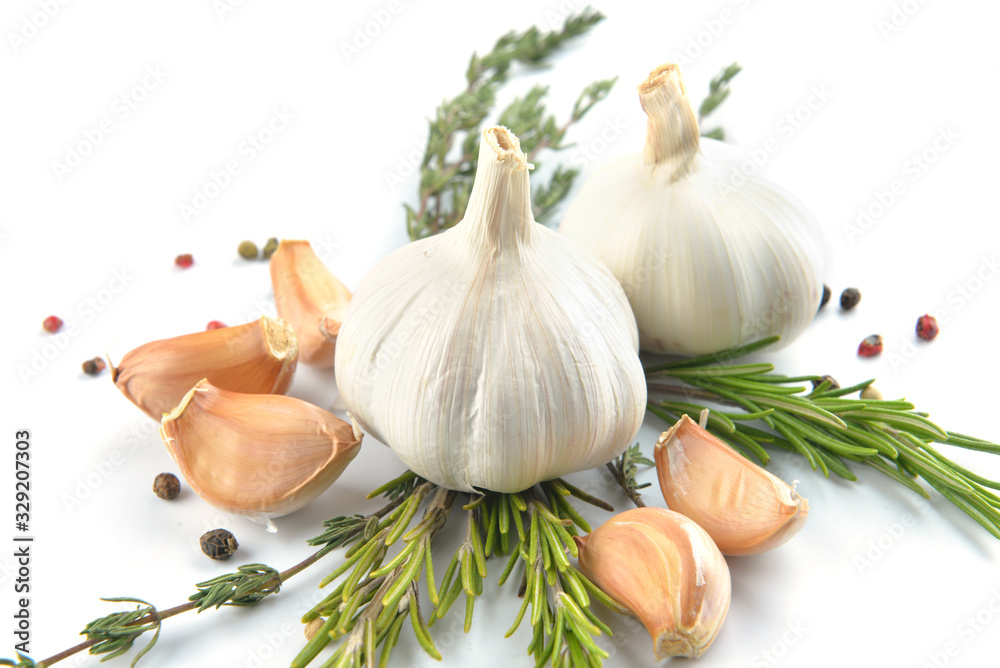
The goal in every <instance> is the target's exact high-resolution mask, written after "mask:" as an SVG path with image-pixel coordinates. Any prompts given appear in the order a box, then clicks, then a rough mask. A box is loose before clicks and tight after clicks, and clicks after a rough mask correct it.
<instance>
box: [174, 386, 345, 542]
mask: <svg viewBox="0 0 1000 668" xmlns="http://www.w3.org/2000/svg"><path fill="white" fill-rule="evenodd" d="M160 434H161V436H162V437H163V442H164V444H165V445H166V446H167V450H169V451H170V455H171V456H172V457H173V458H174V461H175V462H177V465H178V466H179V467H180V469H181V473H182V474H183V476H184V478H185V480H187V482H188V484H189V485H190V486H191V488H192V489H193V490H194V491H195V493H196V494H198V496H200V497H201V498H203V499H204V500H205V501H207V502H208V503H210V504H211V505H213V506H215V507H216V508H219V509H221V510H224V511H226V512H228V513H233V514H238V515H246V516H248V517H250V519H253V520H255V521H257V522H261V523H264V524H266V525H267V526H268V529H269V530H273V524H271V522H270V520H271V518H273V517H279V516H281V515H287V514H288V513H291V512H294V511H296V510H298V509H299V508H301V507H303V506H305V505H306V504H308V503H309V502H310V501H312V500H313V499H315V498H316V497H317V496H319V495H320V494H321V493H323V492H324V491H325V490H326V489H327V488H328V487H329V486H330V485H331V484H332V483H333V481H335V480H336V479H337V478H338V477H340V474H341V473H343V471H344V469H345V468H346V467H347V465H348V464H349V463H350V462H351V460H352V459H354V457H355V456H356V455H357V454H358V451H359V450H360V448H361V438H362V433H361V430H360V428H359V427H358V425H357V424H356V423H355V424H349V423H347V422H344V421H343V420H341V419H340V418H338V417H337V416H335V415H333V414H331V413H328V412H326V411H324V410H322V409H321V408H318V407H316V406H314V405H312V404H310V403H308V402H305V401H302V400H301V399H295V398H293V397H284V396H278V395H265V394H241V393H238V392H229V391H227V390H222V389H220V388H217V387H214V386H213V385H211V384H210V383H209V382H208V381H206V380H202V381H201V382H199V383H198V384H197V385H195V386H194V387H193V388H192V389H191V391H190V392H188V393H187V395H186V396H185V397H184V399H183V401H181V403H180V404H179V405H178V406H177V407H176V408H175V409H174V410H173V411H171V412H170V413H169V414H167V415H164V416H163V421H162V423H161V425H160Z"/></svg>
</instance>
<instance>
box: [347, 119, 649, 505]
mask: <svg viewBox="0 0 1000 668" xmlns="http://www.w3.org/2000/svg"><path fill="white" fill-rule="evenodd" d="M528 167H529V166H528V163H527V159H526V156H525V154H524V152H523V151H521V148H520V143H519V142H518V139H517V137H515V136H514V135H513V134H512V133H511V132H510V131H509V130H507V129H506V128H504V127H499V126H497V127H493V128H490V129H488V130H486V131H484V132H483V135H482V141H481V143H480V153H479V166H478V169H477V172H476V180H475V184H474V185H473V188H472V193H471V195H470V198H469V204H468V207H467V209H466V213H465V218H464V220H462V221H461V222H459V223H458V224H457V225H455V226H454V227H453V228H451V229H449V230H447V231H445V232H443V233H441V234H439V235H436V236H433V237H428V238H426V239H421V240H420V241H415V242H413V243H411V244H408V245H406V246H404V247H403V248H400V249H399V250H397V251H395V252H394V253H392V254H391V255H390V256H389V257H387V258H385V259H384V260H382V261H381V262H380V263H379V264H378V265H377V266H376V267H375V268H374V269H372V271H371V272H370V273H369V274H368V275H367V276H366V277H365V278H364V279H363V280H362V282H361V285H360V286H359V287H358V290H357V292H356V293H355V295H354V299H353V300H352V301H351V306H350V308H349V309H348V311H347V315H346V317H345V318H344V322H343V325H342V326H341V328H340V334H339V336H338V340H337V362H336V367H335V370H336V376H337V384H338V387H339V389H340V395H341V398H342V399H343V401H344V403H345V404H346V405H347V408H348V410H350V411H351V413H352V414H353V415H354V416H355V417H357V419H358V421H359V422H360V423H361V425H362V426H363V427H364V429H365V431H366V432H368V433H370V434H372V435H373V436H375V437H376V438H377V439H378V440H379V441H381V442H383V443H385V444H387V445H389V446H390V447H391V448H392V449H393V450H394V451H395V452H396V454H397V455H399V457H400V459H402V460H403V462H404V463H405V464H406V465H407V466H408V467H409V468H411V469H412V470H413V471H415V472H416V473H418V474H419V475H420V476H422V477H424V478H426V479H428V480H430V481H432V482H435V483H437V484H439V485H442V486H444V487H447V488H449V489H454V490H462V491H466V492H472V491H474V489H477V488H479V489H488V490H493V491H497V492H518V491H521V490H524V489H527V488H528V487H531V486H532V485H534V484H535V483H537V482H539V481H542V480H550V479H552V478H556V477H559V476H561V475H564V474H567V473H571V472H573V471H582V470H586V469H590V468H594V467H595V466H601V465H602V464H604V463H605V462H608V461H610V460H611V459H613V458H614V457H615V456H617V455H618V454H620V453H621V452H622V451H623V450H624V449H625V448H626V447H627V446H628V445H629V443H631V442H632V437H633V436H634V435H635V433H636V432H637V431H638V429H639V426H640V425H641V424H642V418H643V414H644V412H645V405H646V382H645V377H644V375H643V371H642V366H641V364H640V363H639V357H638V355H637V351H638V336H637V332H636V329H635V318H634V316H633V315H632V313H631V310H630V309H629V305H628V300H627V299H626V297H625V293H624V292H623V291H622V289H621V286H620V285H618V282H617V281H616V280H615V278H614V277H613V276H612V275H611V274H610V273H609V272H608V270H607V268H606V267H604V266H603V265H602V264H601V263H600V261H599V260H598V259H597V258H596V257H594V256H593V255H592V254H591V253H590V252H589V251H587V250H586V249H584V248H582V247H581V246H580V245H579V244H577V243H576V242H574V241H572V240H571V239H569V238H567V237H566V236H564V235H561V234H558V233H555V232H553V231H552V230H549V229H548V228H546V227H544V226H542V225H538V224H536V223H535V220H534V218H533V216H532V213H531V202H530V188H529V184H528Z"/></svg>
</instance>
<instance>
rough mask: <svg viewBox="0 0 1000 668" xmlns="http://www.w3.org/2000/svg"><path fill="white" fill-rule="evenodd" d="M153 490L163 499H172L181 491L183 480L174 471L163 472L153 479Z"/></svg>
mask: <svg viewBox="0 0 1000 668" xmlns="http://www.w3.org/2000/svg"><path fill="white" fill-rule="evenodd" d="M153 491H154V492H156V495H157V496H158V497H160V498H161V499H168V500H169V499H172V498H174V497H175V496H177V494H178V493H180V491H181V481H180V480H178V479H177V476H175V475H174V474H173V473H161V474H160V475H158V476H156V480H154V481H153Z"/></svg>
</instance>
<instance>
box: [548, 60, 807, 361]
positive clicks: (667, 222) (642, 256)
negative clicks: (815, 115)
mask: <svg viewBox="0 0 1000 668" xmlns="http://www.w3.org/2000/svg"><path fill="white" fill-rule="evenodd" d="M639 101H640V102H641V103H642V108H643V110H644V111H645V112H646V115H647V117H648V123H647V130H646V148H645V152H644V153H643V154H641V155H630V156H624V157H622V158H618V159H616V160H612V161H609V162H608V163H607V164H605V165H604V166H603V167H601V168H600V169H598V170H597V171H595V172H594V174H593V175H592V176H591V177H590V178H589V179H588V180H587V182H586V183H584V184H583V187H582V189H581V190H580V194H579V195H578V196H577V197H576V199H574V200H573V203H572V204H571V205H570V207H569V209H568V210H567V212H566V217H565V218H564V219H563V222H562V225H561V226H560V228H559V230H560V232H563V233H565V234H566V235H568V236H570V237H572V238H574V239H576V240H577V241H579V242H581V243H582V244H583V245H584V246H586V247H587V248H589V249H591V250H592V251H594V252H595V253H596V254H597V255H598V256H599V257H600V258H601V259H602V260H603V261H604V262H605V263H606V264H607V265H608V267H609V268H610V269H611V271H612V273H613V274H614V275H615V276H616V277H617V278H618V280H619V281H621V283H622V286H623V287H624V288H625V292H626V293H627V294H628V296H629V301H630V302H631V304H632V309H633V310H634V311H635V317H636V320H637V321H638V324H639V342H640V345H641V347H642V349H643V350H646V351H649V352H656V353H676V354H689V355H697V354H704V353H714V352H719V351H722V350H725V349H727V348H732V347H734V346H737V345H741V344H745V343H749V342H751V341H755V340H758V339H763V338H766V337H768V336H772V335H775V334H778V335H781V337H782V344H787V343H789V342H790V341H791V340H792V339H793V338H795V337H796V336H798V334H800V333H801V332H802V330H803V329H805V327H806V325H808V324H809V323H810V322H811V321H812V318H813V316H814V315H815V314H816V310H817V309H818V307H819V300H820V296H821V293H822V289H823V284H822V281H821V280H820V278H819V276H820V270H821V268H822V263H823V250H822V244H821V236H820V233H819V230H818V228H817V226H816V223H815V221H814V220H813V218H812V215H811V214H810V213H809V212H808V211H807V210H806V209H805V208H804V207H803V206H802V204H801V203H800V202H798V200H797V199H796V198H795V197H793V196H792V195H790V194H789V193H787V192H785V191H784V190H783V189H781V188H779V187H777V186H775V185H774V184H772V183H771V182H769V181H767V180H766V179H764V178H762V177H760V176H759V175H758V174H757V173H756V172H757V169H758V168H757V165H756V164H754V163H752V162H751V161H750V160H749V159H748V158H747V155H746V153H744V152H743V151H740V150H738V149H736V148H734V147H733V146H730V145H727V144H724V143H722V142H719V141H715V140H714V139H705V138H701V137H699V130H698V120H697V117H696V115H695V111H694V109H693V108H692V107H691V102H690V101H689V100H688V97H687V94H686V92H685V89H684V83H683V82H682V81H681V77H680V72H679V71H678V70H677V67H676V66H675V65H663V66H661V67H659V68H657V69H655V70H654V71H653V72H652V73H651V74H650V75H649V78H648V79H647V80H646V81H645V82H644V83H643V84H642V85H641V86H639ZM748 163H749V164H750V167H747V164H748Z"/></svg>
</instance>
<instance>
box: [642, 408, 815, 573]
mask: <svg viewBox="0 0 1000 668" xmlns="http://www.w3.org/2000/svg"><path fill="white" fill-rule="evenodd" d="M655 459H656V472H657V475H658V476H659V479H660V489H661V490H662V492H663V498H664V500H665V501H666V502H667V507H668V508H670V509H671V510H676V511H677V512H679V513H681V514H683V515H686V516H687V517H690V518H691V519H692V520H694V521H695V522H697V523H698V524H699V525H700V526H701V527H702V528H703V529H705V531H707V532H708V535H710V536H711V537H712V540H714V541H715V544H716V545H718V546H719V549H720V550H722V553H723V554H726V555H731V556H744V555H750V554H760V553H761V552H766V551H768V550H771V549H774V548H776V547H778V546H779V545H783V544H784V543H786V542H787V541H788V540H789V539H790V538H791V537H792V536H794V535H795V534H796V533H798V531H799V530H800V529H801V528H802V527H803V526H804V525H805V522H806V518H808V517H809V501H808V500H807V499H803V498H802V497H801V496H799V495H798V494H797V493H796V492H795V490H794V489H792V487H790V486H789V485H788V484H787V483H785V482H784V481H783V480H781V479H780V478H777V477H775V476H773V475H771V474H770V473H768V472H767V471H765V470H764V469H762V468H761V467H759V466H757V465H756V464H754V463H753V462H751V461H750V460H748V459H747V458H746V457H744V456H743V455H740V454H739V453H737V452H736V451H734V450H733V449H732V448H730V447H729V446H728V445H726V444H725V443H723V442H722V441H720V440H719V439H717V438H716V437H715V436H712V434H710V433H708V432H707V431H705V430H704V429H702V428H701V427H700V426H698V423H697V422H695V421H694V420H692V419H691V418H690V417H688V416H687V415H685V416H683V417H681V419H680V420H678V421H677V423H676V424H675V425H674V426H673V427H671V428H670V429H669V430H668V431H665V432H663V435H661V436H660V440H659V441H657V443H656V454H655Z"/></svg>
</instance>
